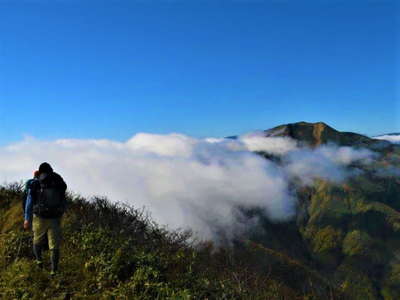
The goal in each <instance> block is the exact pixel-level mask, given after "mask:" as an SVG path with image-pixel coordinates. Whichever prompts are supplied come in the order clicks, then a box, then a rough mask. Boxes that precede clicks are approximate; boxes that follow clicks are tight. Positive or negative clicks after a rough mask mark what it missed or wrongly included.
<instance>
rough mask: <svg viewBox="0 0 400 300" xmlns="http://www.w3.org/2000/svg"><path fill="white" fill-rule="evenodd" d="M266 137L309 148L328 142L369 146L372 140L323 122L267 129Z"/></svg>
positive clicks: (303, 122)
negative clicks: (289, 140)
mask: <svg viewBox="0 0 400 300" xmlns="http://www.w3.org/2000/svg"><path fill="white" fill-rule="evenodd" d="M265 134H266V136H286V137H290V138H293V139H295V140H298V141H299V142H302V143H305V144H308V145H310V146H318V145H321V144H326V143H329V142H332V143H335V144H338V145H342V146H350V145H356V144H357V145H359V144H366V145H368V144H370V143H371V142H374V140H373V139H371V138H369V137H366V136H364V135H361V134H358V133H354V132H340V131H338V130H336V129H334V128H333V127H331V126H329V125H328V124H326V123H324V122H316V123H309V122H305V121H302V122H297V123H289V124H284V125H280V126H277V127H274V128H272V129H268V130H266V131H265Z"/></svg>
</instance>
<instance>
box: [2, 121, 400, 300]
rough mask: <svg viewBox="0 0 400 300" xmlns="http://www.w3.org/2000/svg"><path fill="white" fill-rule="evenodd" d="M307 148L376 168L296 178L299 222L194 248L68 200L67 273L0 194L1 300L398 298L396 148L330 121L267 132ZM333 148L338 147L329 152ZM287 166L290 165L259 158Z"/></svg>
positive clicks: (142, 217) (16, 194) (132, 218)
mask: <svg viewBox="0 0 400 300" xmlns="http://www.w3.org/2000/svg"><path fill="white" fill-rule="evenodd" d="M265 135H266V136H267V137H290V138H292V139H295V140H297V141H298V142H299V144H302V145H306V146H307V147H310V148H317V147H318V146H321V145H325V144H331V143H333V144H337V145H341V146H352V147H354V148H355V149H361V148H368V149H372V150H373V151H374V153H375V154H376V155H375V156H374V160H373V161H371V162H370V163H363V162H355V163H352V164H351V166H349V167H346V168H352V170H353V169H355V170H357V172H353V173H351V174H352V175H351V176H349V177H346V179H345V180H344V181H337V182H334V181H330V180H327V179H317V180H315V181H314V182H313V184H307V185H304V184H301V183H300V182H298V181H296V180H293V181H292V182H291V183H290V184H291V188H292V193H293V194H294V195H295V196H296V198H297V199H298V205H297V208H296V217H295V218H292V219H291V220H288V221H284V222H283V221H280V222H274V221H271V220H270V219H269V218H268V216H266V215H265V213H264V211H263V210H262V209H258V208H257V207H254V208H252V209H246V208H242V210H243V211H244V213H245V214H246V216H247V217H248V218H249V219H250V218H253V217H255V216H256V217H257V220H258V223H257V224H255V225H254V226H253V227H251V228H249V229H248V230H247V231H246V232H244V233H243V234H241V235H240V236H236V237H234V238H233V240H231V241H228V242H227V243H226V244H220V245H215V244H213V243H212V242H195V241H194V240H193V239H192V238H191V236H190V233H187V232H177V231H175V232H172V231H168V230H167V229H165V228H162V227H160V226H159V225H157V224H155V223H154V222H153V221H152V220H151V218H149V217H148V216H147V214H146V213H145V212H143V211H140V210H137V209H135V208H132V207H126V206H122V205H120V206H119V205H116V204H111V203H109V202H108V201H107V200H105V199H99V198H96V199H92V200H91V201H88V200H85V199H83V198H81V197H79V196H76V195H72V194H69V195H68V201H69V210H68V212H67V214H66V216H65V218H64V230H65V234H64V239H65V241H64V244H63V249H62V261H61V270H62V271H61V274H59V275H58V276H57V277H56V278H54V279H51V278H50V276H49V275H48V272H46V271H42V270H39V269H38V268H37V267H36V266H35V265H34V263H33V262H32V254H31V249H30V238H31V237H30V234H29V233H27V232H23V231H22V229H21V225H22V213H21V204H20V198H21V195H22V191H21V186H20V185H18V184H13V185H8V186H3V187H1V188H0V234H1V235H0V251H1V256H0V295H1V296H2V298H5V299H28V298H29V299H31V298H33V299H43V298H48V299H51V298H52V299H359V300H364V299H385V300H394V299H399V298H400V179H399V177H398V176H399V174H400V173H399V170H400V147H399V146H396V145H393V144H391V143H388V142H385V141H379V140H375V139H371V138H368V137H366V136H363V135H359V134H356V133H348V132H339V131H337V130H335V129H333V128H332V127H329V126H328V125H326V124H324V123H305V122H300V123H295V124H287V125H282V126H278V127H275V128H272V129H269V130H266V131H265ZM334 149H336V148H334ZM260 154H261V155H263V156H264V157H265V158H266V159H272V160H273V161H274V162H275V163H277V164H283V163H284V159H281V158H276V157H273V156H271V155H270V154H268V153H262V152H260Z"/></svg>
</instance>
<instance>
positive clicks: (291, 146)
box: [239, 132, 297, 155]
mask: <svg viewBox="0 0 400 300" xmlns="http://www.w3.org/2000/svg"><path fill="white" fill-rule="evenodd" d="M239 140H240V141H241V142H242V143H244V144H245V146H246V148H247V149H248V150H250V151H263V152H267V153H269V154H274V155H285V154H287V153H289V152H290V151H293V150H295V149H296V148H297V142H296V141H295V140H293V139H291V138H288V137H266V136H265V133H264V132H257V133H251V134H247V135H243V136H241V137H239Z"/></svg>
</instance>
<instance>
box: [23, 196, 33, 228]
mask: <svg viewBox="0 0 400 300" xmlns="http://www.w3.org/2000/svg"><path fill="white" fill-rule="evenodd" d="M32 208H33V201H32V195H31V190H30V189H29V190H28V196H26V203H25V214H24V219H25V221H28V222H31V221H32Z"/></svg>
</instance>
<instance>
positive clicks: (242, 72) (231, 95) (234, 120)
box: [0, 0, 400, 144]
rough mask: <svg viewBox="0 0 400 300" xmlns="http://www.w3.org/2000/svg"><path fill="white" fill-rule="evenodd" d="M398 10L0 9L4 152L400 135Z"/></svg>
mask: <svg viewBox="0 0 400 300" xmlns="http://www.w3.org/2000/svg"><path fill="white" fill-rule="evenodd" d="M395 2H396V1H394V0H393V1H385V0H381V1H378V0H377V1H368V0H363V1H361V0H360V1H358V0H350V1H344V0H343V1H339V0H336V1H334V0H332V1H330V0H320V1H294V0H293V1H289V0H288V1H283V0H280V1H279V0H275V1H273V0H271V1H269V0H265V1H246V0H242V1H239V0H237V1H234V0H232V1H218V0H214V1H204V0H203V1H201V0H199V1H195V0H193V1H190V0H185V1H183V0H181V1H161V0H160V1H156V0H153V1H151V0H147V1H146V0H141V1H139V0H136V1H135V0H126V1H116V0H108V1H101V0H93V1H88V0H86V1H85V0H80V1H77V0H76V1H75V0H52V1H50V0H49V1H46V0H26V1H24V0H19V1H15V0H0V104H1V106H0V144H7V143H9V142H12V141H17V140H20V139H21V138H22V137H23V136H24V135H29V136H34V137H37V138H40V139H53V138H65V137H73V138H112V139H118V140H124V139H126V138H128V137H130V136H132V135H133V134H134V133H136V132H152V133H169V132H180V133H185V134H189V135H192V136H197V137H204V136H226V135H232V134H240V133H244V132H247V131H250V130H256V129H267V128H270V127H272V126H276V125H279V124H282V123H288V122H296V121H303V120H304V121H324V122H327V123H328V124H330V125H332V126H334V127H335V128H337V129H339V130H346V131H356V132H361V133H365V134H377V133H384V132H393V131H400V114H399V110H400V104H399V101H400V99H399V93H398V90H397V91H396V85H397V86H399V77H398V74H399V73H398V71H399V64H398V57H396V56H398V53H399V47H398V44H397V45H396V40H397V41H398V37H399V32H398V30H397V29H398V28H399V23H397V24H396V16H399V7H396V6H395Z"/></svg>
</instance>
